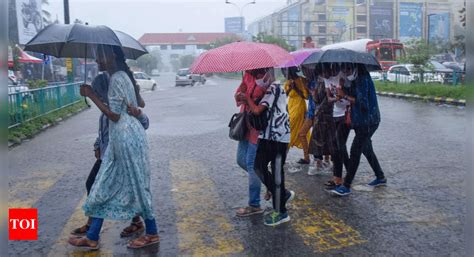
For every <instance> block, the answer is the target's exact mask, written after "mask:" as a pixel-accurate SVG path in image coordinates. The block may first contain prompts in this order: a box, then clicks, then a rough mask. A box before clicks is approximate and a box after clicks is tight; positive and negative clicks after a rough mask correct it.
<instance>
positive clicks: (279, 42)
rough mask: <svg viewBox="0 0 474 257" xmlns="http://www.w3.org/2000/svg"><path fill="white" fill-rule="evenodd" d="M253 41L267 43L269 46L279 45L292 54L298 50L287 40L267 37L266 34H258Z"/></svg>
mask: <svg viewBox="0 0 474 257" xmlns="http://www.w3.org/2000/svg"><path fill="white" fill-rule="evenodd" d="M252 41H254V42H259V43H267V44H274V45H278V46H280V47H281V48H284V49H286V50H287V51H290V52H291V51H295V50H296V48H295V47H294V46H292V45H290V44H288V42H286V40H285V39H283V38H280V37H275V36H272V35H267V34H265V33H258V35H257V36H256V37H253V38H252Z"/></svg>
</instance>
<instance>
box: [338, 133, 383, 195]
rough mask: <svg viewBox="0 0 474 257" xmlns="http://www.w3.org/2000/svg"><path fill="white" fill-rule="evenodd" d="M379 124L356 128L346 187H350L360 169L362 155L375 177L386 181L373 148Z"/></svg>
mask: <svg viewBox="0 0 474 257" xmlns="http://www.w3.org/2000/svg"><path fill="white" fill-rule="evenodd" d="M378 127H379V124H376V125H371V126H364V127H357V128H354V131H355V137H354V141H352V146H351V157H350V161H349V170H348V171H347V175H346V177H345V179H344V186H346V187H348V188H349V187H350V186H351V184H352V181H353V180H354V177H355V174H356V172H357V169H358V168H359V163H360V157H361V155H362V153H363V154H364V155H365V158H367V161H368V162H369V164H370V166H371V167H372V170H373V171H374V173H375V176H376V177H377V178H378V179H384V178H385V175H384V173H383V171H382V168H381V167H380V163H379V161H378V159H377V156H376V155H375V153H374V149H373V148H372V139H371V138H372V135H373V134H374V133H375V131H376V130H377V128H378Z"/></svg>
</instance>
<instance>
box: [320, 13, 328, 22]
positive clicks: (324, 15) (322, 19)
mask: <svg viewBox="0 0 474 257" xmlns="http://www.w3.org/2000/svg"><path fill="white" fill-rule="evenodd" d="M325 20H326V14H325V13H320V14H318V21H325Z"/></svg>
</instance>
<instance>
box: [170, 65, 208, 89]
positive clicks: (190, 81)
mask: <svg viewBox="0 0 474 257" xmlns="http://www.w3.org/2000/svg"><path fill="white" fill-rule="evenodd" d="M196 82H199V83H201V84H203V85H204V84H205V83H206V77H204V76H203V75H201V74H190V73H189V69H188V68H185V69H180V70H178V73H177V74H176V86H187V85H190V86H194V85H195V84H196Z"/></svg>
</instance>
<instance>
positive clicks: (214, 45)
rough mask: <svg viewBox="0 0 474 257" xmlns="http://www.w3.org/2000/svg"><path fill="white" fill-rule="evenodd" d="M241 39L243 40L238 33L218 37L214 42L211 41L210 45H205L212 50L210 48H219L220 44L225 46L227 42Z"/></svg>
mask: <svg viewBox="0 0 474 257" xmlns="http://www.w3.org/2000/svg"><path fill="white" fill-rule="evenodd" d="M239 41H242V38H240V37H238V36H236V35H235V36H230V37H224V38H220V39H217V40H215V41H214V42H212V43H210V44H209V45H207V46H206V47H205V49H206V50H210V49H213V48H217V47H219V46H223V45H227V44H230V43H234V42H239Z"/></svg>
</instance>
